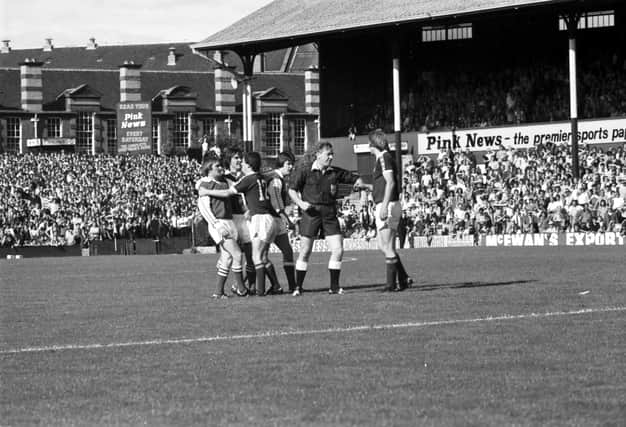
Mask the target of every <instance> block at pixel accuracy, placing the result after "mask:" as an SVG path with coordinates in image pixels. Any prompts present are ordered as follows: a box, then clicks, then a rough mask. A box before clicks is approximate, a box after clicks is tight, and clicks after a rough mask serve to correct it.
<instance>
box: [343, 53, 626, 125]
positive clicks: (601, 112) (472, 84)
mask: <svg viewBox="0 0 626 427" xmlns="http://www.w3.org/2000/svg"><path fill="white" fill-rule="evenodd" d="M584 65H585V67H584V68H583V69H582V70H581V71H580V74H579V84H578V91H579V95H578V98H579V103H580V104H579V117H580V118H600V117H615V116H624V115H626V60H624V59H623V58H621V57H620V56H619V55H617V54H616V55H614V56H613V57H612V58H610V59H609V60H607V59H603V60H598V61H595V62H592V63H585V64H584ZM392 113H393V108H392V107H391V105H388V106H387V107H386V108H385V107H384V106H383V105H376V106H374V107H373V109H372V111H371V114H370V115H369V117H368V118H367V119H366V120H365V121H364V122H362V123H355V125H354V127H353V128H351V129H350V132H356V133H367V132H368V131H370V130H373V129H376V128H383V129H385V130H386V131H392V128H391V125H392V123H393V118H392ZM401 114H402V130H403V131H404V132H409V131H422V132H426V131H433V130H438V129H452V128H458V129H462V128H480V127H487V126H500V125H508V124H520V123H534V122H552V121H560V120H567V119H568V118H569V77H568V71H567V68H565V67H563V66H562V65H561V66H557V65H550V64H543V65H540V64H532V65H529V66H526V67H523V66H515V67H511V68H508V69H504V70H485V71H481V70H466V69H463V70H442V71H439V72H437V73H428V72H425V73H421V74H419V77H418V78H417V79H416V80H415V81H414V82H413V84H412V85H411V86H410V87H409V88H408V89H407V90H406V91H405V92H404V96H403V97H402V100H401Z"/></svg>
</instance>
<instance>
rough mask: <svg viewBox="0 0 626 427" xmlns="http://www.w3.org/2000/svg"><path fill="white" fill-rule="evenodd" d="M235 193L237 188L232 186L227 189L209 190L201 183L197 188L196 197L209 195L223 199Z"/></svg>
mask: <svg viewBox="0 0 626 427" xmlns="http://www.w3.org/2000/svg"><path fill="white" fill-rule="evenodd" d="M235 194H237V190H235V188H234V187H230V188H229V189H227V190H215V189H213V190H210V189H208V188H206V187H204V186H202V185H201V186H200V188H199V189H198V197H203V196H210V197H217V198H218V199H225V198H227V197H230V196H234V195H235Z"/></svg>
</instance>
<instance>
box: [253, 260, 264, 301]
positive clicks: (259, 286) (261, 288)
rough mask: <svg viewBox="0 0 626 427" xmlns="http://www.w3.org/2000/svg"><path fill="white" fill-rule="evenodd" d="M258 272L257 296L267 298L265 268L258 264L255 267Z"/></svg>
mask: <svg viewBox="0 0 626 427" xmlns="http://www.w3.org/2000/svg"><path fill="white" fill-rule="evenodd" d="M254 267H255V270H256V294H257V296H260V297H263V296H265V266H264V265H263V264H257V265H255V266H254Z"/></svg>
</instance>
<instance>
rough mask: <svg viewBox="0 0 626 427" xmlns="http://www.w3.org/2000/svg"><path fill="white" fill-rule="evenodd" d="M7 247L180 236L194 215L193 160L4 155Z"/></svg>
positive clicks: (1, 239)
mask: <svg viewBox="0 0 626 427" xmlns="http://www.w3.org/2000/svg"><path fill="white" fill-rule="evenodd" d="M0 170H1V171H2V173H1V174H0V200H2V203H0V246H14V245H17V246H22V245H68V246H71V245H73V244H76V243H79V242H87V241H88V240H90V239H113V238H114V237H117V238H132V237H160V236H165V235H172V234H176V233H177V230H178V229H179V228H181V227H185V226H187V225H188V222H189V221H188V218H189V217H190V216H191V215H193V212H194V208H195V196H194V194H193V185H192V183H193V182H194V180H195V179H196V177H197V170H198V164H197V163H196V162H195V161H190V160H188V159H186V158H179V157H155V156H136V157H124V156H119V157H115V156H104V155H98V156H79V155H75V154H63V153H58V154H27V155H24V156H16V155H12V154H0Z"/></svg>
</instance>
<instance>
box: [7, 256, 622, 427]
mask: <svg viewBox="0 0 626 427" xmlns="http://www.w3.org/2000/svg"><path fill="white" fill-rule="evenodd" d="M345 258H346V262H344V266H343V272H342V285H343V287H344V289H345V290H346V291H347V293H346V294H345V295H328V294H327V293H326V292H325V291H326V289H327V283H328V273H327V270H326V263H327V255H326V254H314V256H313V259H312V263H311V266H310V271H309V273H308V275H307V280H306V283H305V288H307V289H308V290H309V291H310V292H307V293H305V295H304V296H303V297H301V298H293V297H291V296H287V295H284V296H276V297H267V298H231V299H229V300H217V301H214V300H210V299H209V295H210V294H211V293H212V292H213V281H214V275H215V257H214V256H199V255H198V256H151V257H147V256H146V257H142V256H135V257H95V258H65V259H24V260H16V261H11V262H9V261H0V316H1V317H0V319H1V321H0V332H1V335H0V367H1V382H0V383H1V387H2V388H1V390H2V395H1V401H0V425H32V424H42V425H137V424H145V425H203V426H204V425H278V426H294V425H306V426H326V425H342V426H343V425H345V426H351V425H373V426H396V425H420V426H421V425H424V426H431V425H432V426H467V425H475V426H503V425H522V426H526V425H529V426H530V425H555V426H557V425H559V426H560V425H579V426H594V425H615V426H617V425H623V422H624V419H626V403H625V402H626V374H625V373H626V357H625V356H624V353H625V352H624V349H625V347H626V346H625V344H626V338H625V334H624V331H625V329H626V253H625V251H624V248H511V249H489V248H480V249H479V248H473V249H430V250H410V251H408V250H406V251H403V252H402V258H403V260H404V263H405V266H406V267H407V269H408V270H409V271H410V273H411V275H412V276H413V278H414V279H415V282H416V283H415V285H414V287H413V288H411V289H409V290H407V291H406V292H403V293H395V294H389V293H380V292H379V290H380V289H381V288H382V284H383V282H384V275H385V271H384V260H383V257H382V255H380V254H378V253H376V252H350V253H346V255H345ZM274 261H275V264H276V265H277V267H279V266H280V260H279V258H274ZM278 270H279V275H280V277H281V278H283V276H282V275H281V274H280V270H281V269H280V268H278ZM283 282H284V280H283Z"/></svg>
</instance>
